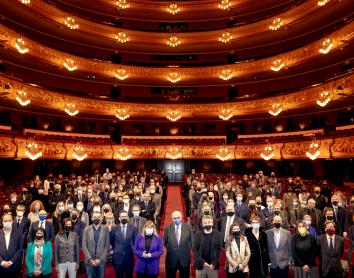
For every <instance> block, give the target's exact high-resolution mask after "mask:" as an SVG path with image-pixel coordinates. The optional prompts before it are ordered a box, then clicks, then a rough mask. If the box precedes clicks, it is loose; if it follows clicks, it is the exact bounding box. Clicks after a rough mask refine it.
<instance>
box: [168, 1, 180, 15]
mask: <svg viewBox="0 0 354 278" xmlns="http://www.w3.org/2000/svg"><path fill="white" fill-rule="evenodd" d="M167 11H168V12H169V13H170V14H173V15H175V14H176V13H178V12H180V11H181V9H180V8H179V7H178V5H177V4H176V3H172V4H171V5H169V6H168V8H167Z"/></svg>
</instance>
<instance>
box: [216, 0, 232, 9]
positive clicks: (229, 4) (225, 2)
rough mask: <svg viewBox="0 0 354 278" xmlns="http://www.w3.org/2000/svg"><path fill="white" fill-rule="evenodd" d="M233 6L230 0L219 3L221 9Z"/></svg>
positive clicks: (222, 0)
mask: <svg viewBox="0 0 354 278" xmlns="http://www.w3.org/2000/svg"><path fill="white" fill-rule="evenodd" d="M230 6H231V3H230V0H221V3H220V4H219V5H218V7H219V9H222V10H227V9H229V8H230Z"/></svg>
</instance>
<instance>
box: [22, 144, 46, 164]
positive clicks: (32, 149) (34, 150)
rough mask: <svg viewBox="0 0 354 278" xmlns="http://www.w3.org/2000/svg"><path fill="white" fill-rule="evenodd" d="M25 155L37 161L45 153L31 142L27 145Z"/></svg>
mask: <svg viewBox="0 0 354 278" xmlns="http://www.w3.org/2000/svg"><path fill="white" fill-rule="evenodd" d="M25 155H26V156H27V157H28V158H29V159H31V160H36V159H37V158H39V157H41V156H42V155H43V153H42V151H41V150H40V149H39V147H38V145H37V144H36V143H34V142H31V143H28V145H27V148H26V151H25Z"/></svg>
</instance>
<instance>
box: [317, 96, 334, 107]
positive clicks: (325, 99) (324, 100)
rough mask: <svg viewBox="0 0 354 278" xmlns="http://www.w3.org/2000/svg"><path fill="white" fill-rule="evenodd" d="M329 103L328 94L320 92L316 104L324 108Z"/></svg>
mask: <svg viewBox="0 0 354 278" xmlns="http://www.w3.org/2000/svg"><path fill="white" fill-rule="evenodd" d="M330 101H331V98H330V96H329V92H322V93H321V94H320V98H319V99H318V100H317V104H318V105H319V106H321V107H325V106H326V105H327V104H328V103H329V102H330Z"/></svg>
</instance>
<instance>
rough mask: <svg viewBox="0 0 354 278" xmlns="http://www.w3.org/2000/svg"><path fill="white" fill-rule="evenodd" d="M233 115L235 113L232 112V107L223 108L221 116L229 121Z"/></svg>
mask: <svg viewBox="0 0 354 278" xmlns="http://www.w3.org/2000/svg"><path fill="white" fill-rule="evenodd" d="M233 116H234V114H233V113H232V111H231V110H230V109H223V110H221V111H220V115H219V118H220V119H222V120H224V121H228V120H230V119H231V118H232V117H233Z"/></svg>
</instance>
